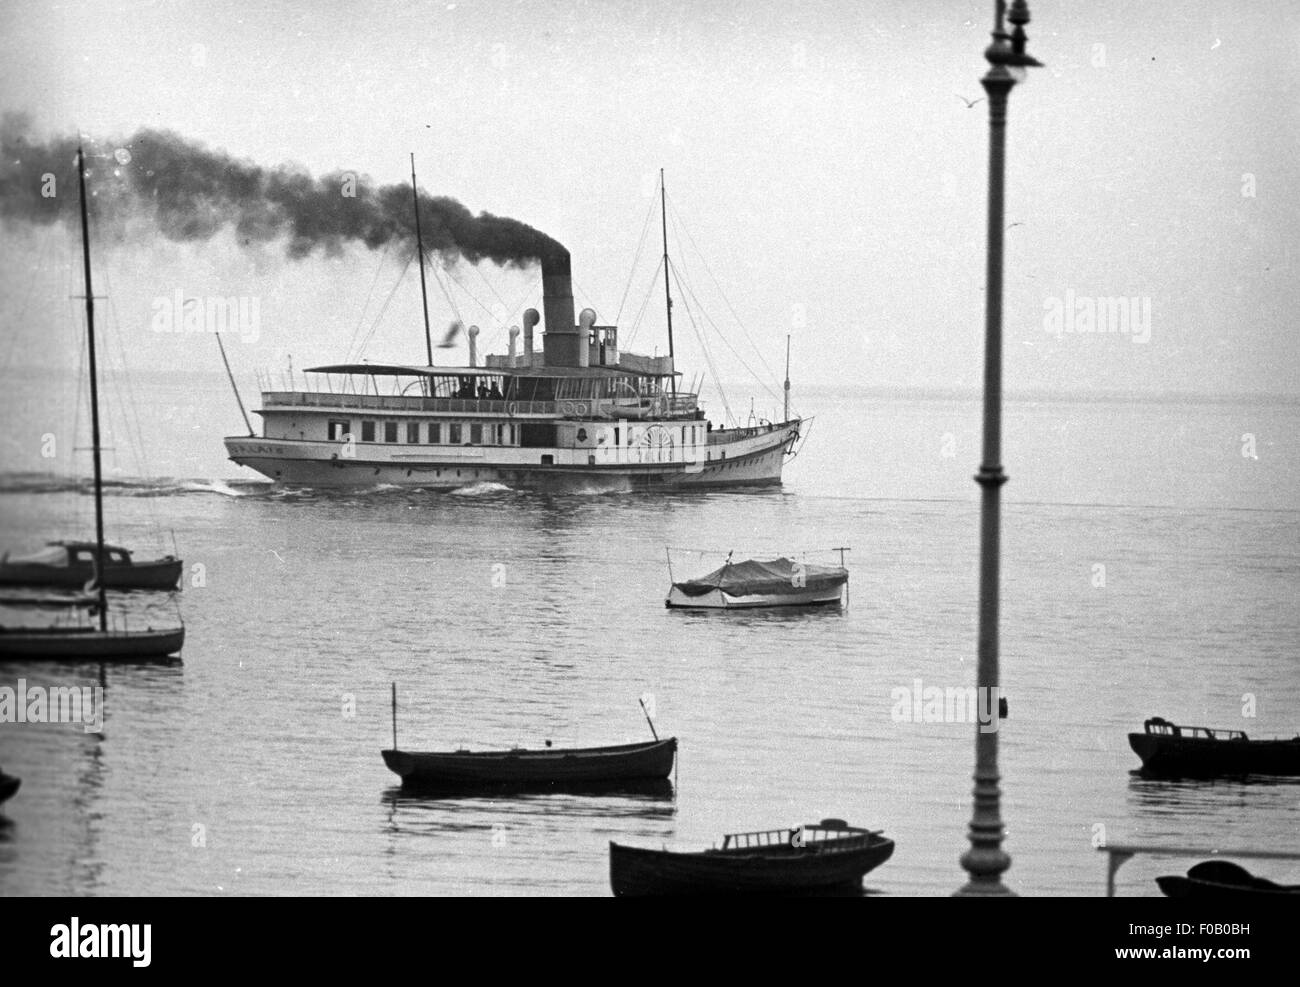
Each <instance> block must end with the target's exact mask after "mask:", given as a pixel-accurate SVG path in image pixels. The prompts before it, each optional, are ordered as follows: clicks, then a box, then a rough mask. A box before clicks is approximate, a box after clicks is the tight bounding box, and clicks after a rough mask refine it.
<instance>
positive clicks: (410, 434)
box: [406, 422, 420, 442]
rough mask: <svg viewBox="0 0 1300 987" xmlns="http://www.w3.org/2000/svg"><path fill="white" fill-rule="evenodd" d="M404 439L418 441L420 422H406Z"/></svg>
mask: <svg viewBox="0 0 1300 987" xmlns="http://www.w3.org/2000/svg"><path fill="white" fill-rule="evenodd" d="M406 441H407V442H419V441H420V423H419V422H407V423H406Z"/></svg>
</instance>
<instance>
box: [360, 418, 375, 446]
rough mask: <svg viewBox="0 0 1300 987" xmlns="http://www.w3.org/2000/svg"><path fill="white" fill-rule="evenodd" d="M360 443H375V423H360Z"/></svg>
mask: <svg viewBox="0 0 1300 987" xmlns="http://www.w3.org/2000/svg"><path fill="white" fill-rule="evenodd" d="M361 441H362V442H374V441H375V423H374V422H362V423H361Z"/></svg>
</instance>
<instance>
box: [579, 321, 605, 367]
mask: <svg viewBox="0 0 1300 987" xmlns="http://www.w3.org/2000/svg"><path fill="white" fill-rule="evenodd" d="M595 325H596V310H595V309H594V308H584V309H583V310H582V311H581V312H579V313H578V335H580V336H581V337H582V348H581V350H580V357H579V359H581V361H582V362H581V363H580V364H579V366H581V367H587V366H590V365H591V350H592V347H593V346H596V347H599V346H600V341H599V340H597V339H595V338H593V337H594V336H595V333H594V332H593V327H594V326H595ZM596 360H597V361H599V360H600V350H599V349H597V351H596Z"/></svg>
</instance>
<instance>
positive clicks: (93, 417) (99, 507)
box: [77, 146, 108, 631]
mask: <svg viewBox="0 0 1300 987" xmlns="http://www.w3.org/2000/svg"><path fill="white" fill-rule="evenodd" d="M77 181H78V184H79V186H80V188H81V256H82V262H83V264H84V266H85V280H86V340H87V349H88V350H89V354H90V447H91V452H92V455H93V456H94V460H95V581H96V582H97V583H98V584H99V586H98V587H97V592H98V593H99V629H100V630H101V631H107V630H108V592H107V590H106V589H105V588H104V583H105V582H106V580H105V579H104V477H103V472H102V470H103V467H102V465H101V463H100V456H99V384H98V380H97V377H98V373H97V372H96V369H95V293H94V291H93V290H92V289H91V286H90V224H89V220H88V219H87V213H86V154H85V152H84V151H83V150H82V149H81V147H80V146H78V147H77Z"/></svg>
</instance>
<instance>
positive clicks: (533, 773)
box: [380, 737, 677, 791]
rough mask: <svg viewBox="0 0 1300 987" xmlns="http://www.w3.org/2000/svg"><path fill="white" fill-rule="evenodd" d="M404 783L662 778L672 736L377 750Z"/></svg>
mask: <svg viewBox="0 0 1300 987" xmlns="http://www.w3.org/2000/svg"><path fill="white" fill-rule="evenodd" d="M380 753H381V754H382V755H383V758H384V763H385V764H386V765H388V767H389V769H390V770H391V771H393V772H394V773H396V774H398V775H400V776H401V778H402V785H403V786H404V787H408V788H418V789H432V790H445V791H464V790H474V789H478V788H510V789H513V790H541V791H546V790H548V789H564V788H570V787H579V786H588V785H590V786H599V785H617V784H619V783H627V782H648V781H662V780H664V779H666V778H667V777H668V775H669V773H670V772H671V771H672V769H673V759H674V757H675V756H676V753H677V738H676V737H667V738H665V739H663V740H653V741H648V742H646V743H639V744H620V745H617V746H613V747H571V748H544V749H541V750H524V749H517V750H509V751H447V752H436V753H428V752H414V751H402V750H395V749H394V750H385V751H381V752H380Z"/></svg>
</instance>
